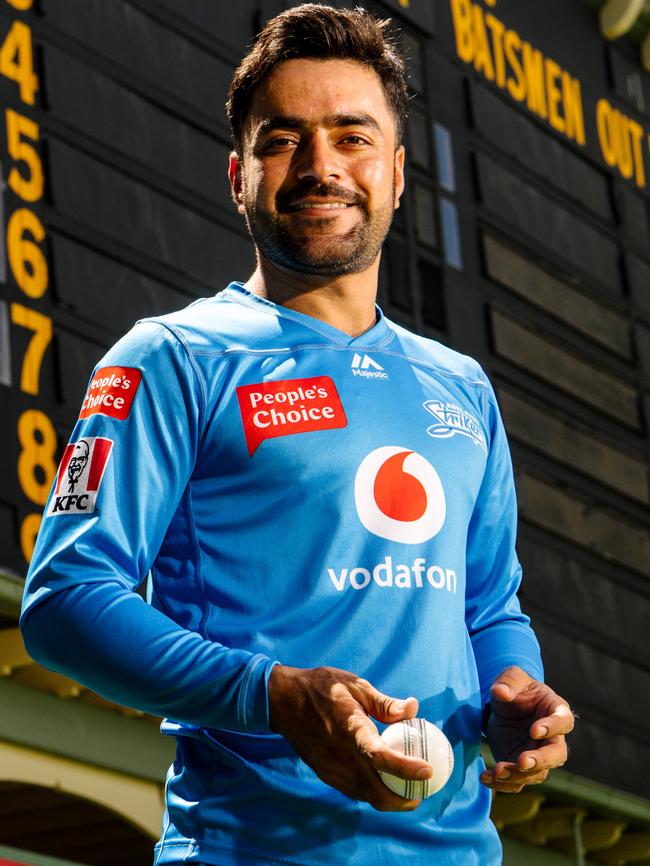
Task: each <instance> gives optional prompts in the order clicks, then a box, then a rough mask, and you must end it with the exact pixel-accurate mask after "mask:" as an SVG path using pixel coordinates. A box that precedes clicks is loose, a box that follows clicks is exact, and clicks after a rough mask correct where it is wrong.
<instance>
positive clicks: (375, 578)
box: [327, 556, 457, 593]
mask: <svg viewBox="0 0 650 866" xmlns="http://www.w3.org/2000/svg"><path fill="white" fill-rule="evenodd" d="M327 573H328V575H329V577H330V580H331V581H332V583H333V584H334V586H335V587H336V589H337V591H338V592H343V590H344V589H346V588H347V587H352V589H366V588H367V587H368V586H370V584H371V583H374V585H375V586H378V587H381V588H382V589H383V588H386V587H393V586H395V587H397V588H398V589H411V588H416V589H424V588H429V587H431V588H433V589H444V590H446V591H447V592H452V593H455V592H456V584H457V579H456V572H455V571H453V569H451V568H442V567H441V566H440V565H429V564H428V563H427V561H426V559H424V557H422V556H419V557H418V558H417V559H414V560H413V562H412V563H411V564H410V565H404V564H402V563H399V564H396V565H393V557H392V556H385V557H384V560H383V562H380V563H379V564H378V565H375V566H374V568H372V569H369V568H363V567H361V566H356V567H355V568H350V569H347V568H342V569H341V570H340V571H338V572H337V571H336V570H335V569H334V568H328V569H327Z"/></svg>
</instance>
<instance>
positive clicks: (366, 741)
mask: <svg viewBox="0 0 650 866" xmlns="http://www.w3.org/2000/svg"><path fill="white" fill-rule="evenodd" d="M353 733H354V736H355V740H356V743H357V748H358V749H359V751H360V752H361V754H362V755H364V756H365V757H366V758H367V759H368V761H369V763H370V764H371V765H372V767H373V768H374V769H375V770H381V771H383V772H384V773H392V774H393V775H394V776H399V777H400V778H401V779H430V778H431V776H432V775H433V768H432V766H431V764H429V763H428V762H427V761H424V760H422V758H416V757H413V756H410V755H405V754H404V753H403V752H398V751H397V750H396V749H391V748H390V746H388V745H386V742H385V741H384V740H382V738H381V737H380V736H379V734H378V733H377V729H376V728H375V726H374V725H373V724H372V722H370V723H369V724H368V719H365V722H364V721H362V720H360V721H359V722H358V724H357V726H356V729H354V730H353Z"/></svg>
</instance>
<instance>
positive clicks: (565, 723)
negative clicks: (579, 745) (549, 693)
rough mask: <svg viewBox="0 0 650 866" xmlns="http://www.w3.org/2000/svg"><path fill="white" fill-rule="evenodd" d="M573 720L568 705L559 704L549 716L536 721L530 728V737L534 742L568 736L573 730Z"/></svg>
mask: <svg viewBox="0 0 650 866" xmlns="http://www.w3.org/2000/svg"><path fill="white" fill-rule="evenodd" d="M574 724H575V718H574V715H573V713H572V712H571V708H570V707H569V705H568V704H564V703H560V704H558V705H557V707H556V708H555V710H554V711H553V713H552V714H551V715H550V716H546V717H545V718H543V719H537V721H536V722H535V723H534V724H533V725H532V726H531V729H530V735H531V737H532V738H533V739H534V740H547V739H548V738H549V737H555V736H557V735H558V734H568V733H570V732H571V731H572V730H573V726H574Z"/></svg>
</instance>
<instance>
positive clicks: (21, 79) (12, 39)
mask: <svg viewBox="0 0 650 866" xmlns="http://www.w3.org/2000/svg"><path fill="white" fill-rule="evenodd" d="M0 73H1V74H2V75H6V77H7V78H11V80H12V81H15V82H16V84H17V85H18V87H19V88H20V98H21V99H22V101H23V102H26V103H27V104H28V105H33V104H34V99H35V94H36V91H37V90H38V78H37V76H36V74H35V73H34V59H33V56H32V31H31V30H30V28H29V27H28V26H27V25H26V24H23V22H22V21H14V23H13V24H12V25H11V30H10V31H9V33H7V38H6V39H5V41H4V42H3V43H2V47H1V48H0Z"/></svg>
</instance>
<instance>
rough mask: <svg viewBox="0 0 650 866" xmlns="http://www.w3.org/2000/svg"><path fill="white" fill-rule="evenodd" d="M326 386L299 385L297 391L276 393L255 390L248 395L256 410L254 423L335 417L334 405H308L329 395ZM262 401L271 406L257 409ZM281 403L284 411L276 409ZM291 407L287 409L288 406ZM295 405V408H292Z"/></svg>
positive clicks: (260, 424) (296, 421)
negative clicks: (306, 386)
mask: <svg viewBox="0 0 650 866" xmlns="http://www.w3.org/2000/svg"><path fill="white" fill-rule="evenodd" d="M328 396H329V395H328V393H327V390H326V389H325V388H302V387H298V388H296V389H295V391H277V392H276V393H275V394H269V393H266V394H262V393H261V392H259V391H253V392H252V393H250V394H249V395H248V397H249V399H250V401H251V407H252V408H253V409H254V410H256V411H255V412H253V424H254V425H255V426H256V427H270V426H274V427H277V426H279V425H284V424H299V423H300V422H301V421H320V420H321V419H322V418H327V419H330V418H334V417H335V414H336V410H335V409H334V407H333V406H308V405H306V404H307V403H308V401H310V400H325V399H327V397H328ZM260 403H262V404H264V406H270V407H271V408H270V409H266V408H263V409H257V407H258V405H259V404H260ZM277 404H280V405H281V406H282V407H283V411H280V410H279V409H276V408H275V406H276V405H277ZM287 405H288V406H289V409H288V410H287V409H286V406H287ZM293 406H295V409H294V408H291V407H293Z"/></svg>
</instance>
